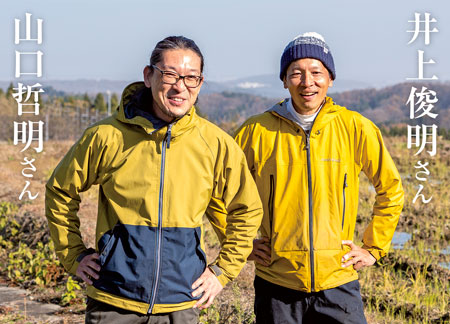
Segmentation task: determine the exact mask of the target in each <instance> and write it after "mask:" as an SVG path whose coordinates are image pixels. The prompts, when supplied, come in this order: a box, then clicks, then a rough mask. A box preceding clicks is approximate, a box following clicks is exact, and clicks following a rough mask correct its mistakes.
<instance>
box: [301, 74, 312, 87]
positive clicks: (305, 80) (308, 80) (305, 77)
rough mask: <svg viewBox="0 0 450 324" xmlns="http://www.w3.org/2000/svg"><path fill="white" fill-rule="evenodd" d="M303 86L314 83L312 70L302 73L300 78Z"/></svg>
mask: <svg viewBox="0 0 450 324" xmlns="http://www.w3.org/2000/svg"><path fill="white" fill-rule="evenodd" d="M300 83H301V85H302V86H305V87H309V86H311V85H313V84H314V80H313V76H312V74H311V72H307V71H306V72H305V73H302V77H301V80H300Z"/></svg>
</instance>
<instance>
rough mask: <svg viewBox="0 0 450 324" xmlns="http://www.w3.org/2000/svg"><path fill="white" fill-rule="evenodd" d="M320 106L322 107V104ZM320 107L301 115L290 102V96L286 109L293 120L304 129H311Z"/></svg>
mask: <svg viewBox="0 0 450 324" xmlns="http://www.w3.org/2000/svg"><path fill="white" fill-rule="evenodd" d="M320 108H322V106H320ZM320 108H319V109H317V112H316V113H314V114H312V115H301V114H299V113H298V112H297V111H296V110H295V108H294V105H293V104H292V98H291V99H289V100H288V102H287V110H288V111H289V112H290V113H291V115H292V117H294V119H295V120H294V121H295V122H297V124H299V125H300V127H301V128H303V130H304V131H309V130H311V127H312V124H313V121H314V119H315V118H316V116H317V114H318V113H319V111H320Z"/></svg>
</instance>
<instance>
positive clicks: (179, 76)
mask: <svg viewBox="0 0 450 324" xmlns="http://www.w3.org/2000/svg"><path fill="white" fill-rule="evenodd" d="M150 66H151V67H152V68H155V69H157V70H158V71H159V72H161V74H162V76H164V75H166V74H169V75H170V76H173V77H176V79H175V82H173V83H171V82H167V81H164V79H163V78H162V81H163V83H165V84H170V85H174V84H176V83H177V82H178V81H179V80H180V79H182V80H183V83H184V85H185V87H186V88H197V87H198V86H199V85H200V83H202V80H203V75H180V74H178V73H177V72H173V71H164V70H161V69H160V68H159V67H157V66H156V65H154V64H152V65H150ZM193 77H195V78H196V80H197V85H196V86H188V85H187V84H186V80H185V78H193Z"/></svg>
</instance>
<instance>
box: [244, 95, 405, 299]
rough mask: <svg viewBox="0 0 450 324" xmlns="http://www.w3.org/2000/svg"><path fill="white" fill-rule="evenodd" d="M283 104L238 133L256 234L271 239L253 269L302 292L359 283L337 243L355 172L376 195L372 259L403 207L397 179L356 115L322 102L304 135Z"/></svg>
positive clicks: (347, 223) (348, 231)
mask: <svg viewBox="0 0 450 324" xmlns="http://www.w3.org/2000/svg"><path fill="white" fill-rule="evenodd" d="M287 100H290V99H287ZM286 106H287V105H286V101H282V102H280V103H279V104H277V105H275V106H274V107H273V108H271V109H270V110H268V111H266V112H265V113H263V114H261V115H257V116H254V117H252V118H250V119H249V120H248V121H247V122H245V123H244V125H243V126H242V127H241V128H240V129H239V130H238V132H237V135H236V140H237V142H238V144H239V145H240V146H241V147H242V148H243V150H244V153H245V154H246V157H247V162H248V165H249V169H250V171H251V173H252V175H253V177H254V179H255V181H256V185H257V187H258V190H259V194H260V196H261V199H262V202H263V208H264V217H263V222H262V225H261V228H260V231H261V234H262V235H263V236H267V237H269V238H270V247H271V253H272V254H271V263H270V265H269V266H268V267H265V266H262V265H260V264H256V275H258V276H260V277H261V278H263V279H265V280H267V281H269V282H272V283H274V284H277V285H280V286H284V287H287V288H291V289H296V290H300V291H304V292H312V291H320V290H323V289H329V288H334V287H337V286H340V285H342V284H345V283H347V282H350V281H352V280H355V279H357V278H358V275H357V273H356V271H355V270H354V269H353V267H348V268H342V267H341V258H342V256H343V255H344V254H345V253H347V252H348V251H349V250H350V248H349V247H348V246H343V245H342V244H341V241H342V240H353V233H354V229H355V223H356V217H357V208H358V192H359V188H358V187H359V179H358V176H359V173H360V171H361V170H362V171H364V173H365V174H366V175H367V177H368V178H369V180H370V182H371V183H372V184H373V185H374V187H375V190H376V192H377V195H376V202H375V204H374V207H373V218H372V221H371V223H370V224H369V226H368V227H367V229H366V231H365V233H364V238H363V243H364V247H365V248H367V250H369V251H370V253H371V254H372V255H373V256H374V257H375V258H377V259H378V258H380V257H381V256H383V255H384V254H385V253H386V252H387V251H388V250H389V246H390V242H391V239H392V236H393V234H394V230H395V227H396V226H397V222H398V219H399V215H400V212H401V210H402V207H403V189H402V185H401V180H400V175H399V173H398V171H397V169H396V167H395V165H394V162H393V161H392V159H391V157H390V155H389V153H388V151H387V150H386V148H385V146H384V144H383V140H382V138H381V134H380V131H379V129H378V128H377V127H376V126H375V125H374V124H373V123H372V122H371V121H369V120H368V119H366V118H364V117H363V116H361V115H360V114H358V113H356V112H353V111H349V110H347V109H346V108H344V107H341V106H338V105H336V104H334V103H333V101H332V99H331V98H328V97H327V98H326V102H325V104H324V105H323V107H322V109H321V110H320V112H319V113H318V115H317V117H316V119H315V121H314V123H313V126H312V129H311V131H310V133H309V134H310V135H307V133H305V132H304V131H303V129H302V128H301V127H300V126H299V125H298V124H296V123H295V122H293V117H292V116H291V115H290V113H289V112H288V111H287V108H286Z"/></svg>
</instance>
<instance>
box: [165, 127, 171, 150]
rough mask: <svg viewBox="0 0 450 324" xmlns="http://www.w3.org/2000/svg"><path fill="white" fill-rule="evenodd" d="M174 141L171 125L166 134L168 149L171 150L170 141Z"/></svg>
mask: <svg viewBox="0 0 450 324" xmlns="http://www.w3.org/2000/svg"><path fill="white" fill-rule="evenodd" d="M171 139H172V124H170V125H169V127H168V128H167V133H166V142H167V148H170V140H171Z"/></svg>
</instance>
